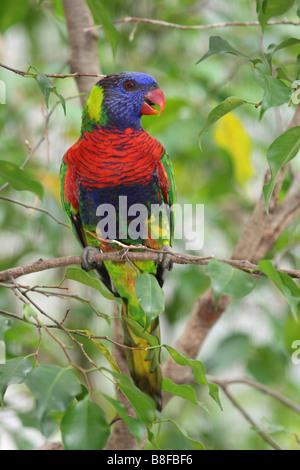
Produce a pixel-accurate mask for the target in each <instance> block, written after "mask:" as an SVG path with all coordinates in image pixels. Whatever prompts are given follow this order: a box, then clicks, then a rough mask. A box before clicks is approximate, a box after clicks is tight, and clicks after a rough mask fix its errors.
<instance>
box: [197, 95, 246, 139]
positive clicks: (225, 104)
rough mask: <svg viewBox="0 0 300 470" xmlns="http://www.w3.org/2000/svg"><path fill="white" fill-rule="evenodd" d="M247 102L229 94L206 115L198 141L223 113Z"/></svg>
mask: <svg viewBox="0 0 300 470" xmlns="http://www.w3.org/2000/svg"><path fill="white" fill-rule="evenodd" d="M244 103H247V101H245V100H242V99H241V98H237V97H236V96H229V97H228V98H226V100H224V101H222V103H220V104H218V105H217V106H216V107H215V108H214V109H213V110H212V111H211V112H210V113H209V115H208V117H207V119H206V121H205V124H204V126H203V127H202V129H201V131H200V132H199V134H198V138H199V142H200V139H201V137H202V135H203V134H204V133H205V132H206V131H207V130H208V129H209V128H210V126H212V125H213V124H215V123H216V122H217V121H218V120H219V119H221V117H223V116H225V114H227V113H229V112H230V111H232V110H233V109H235V108H237V107H238V106H241V105H242V104H244Z"/></svg>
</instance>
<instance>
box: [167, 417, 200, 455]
mask: <svg viewBox="0 0 300 470" xmlns="http://www.w3.org/2000/svg"><path fill="white" fill-rule="evenodd" d="M162 422H168V423H171V424H172V425H173V426H174V427H175V428H176V429H177V430H178V431H179V433H180V434H181V435H182V436H183V437H184V438H185V439H186V440H187V443H188V444H189V445H190V446H191V447H192V449H194V450H204V446H203V444H201V442H199V441H196V440H195V439H191V438H190V437H189V436H188V435H187V434H186V433H185V432H184V431H183V429H182V428H181V427H180V426H179V425H178V424H177V423H176V421H174V420H173V419H170V418H167V419H165V420H163V421H162Z"/></svg>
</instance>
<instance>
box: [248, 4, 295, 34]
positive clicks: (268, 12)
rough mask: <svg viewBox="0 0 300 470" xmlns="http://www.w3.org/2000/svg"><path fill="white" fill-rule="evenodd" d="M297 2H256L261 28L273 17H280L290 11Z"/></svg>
mask: <svg viewBox="0 0 300 470" xmlns="http://www.w3.org/2000/svg"><path fill="white" fill-rule="evenodd" d="M294 1H295V0H256V12H257V13H258V20H259V22H260V25H261V27H262V28H263V29H264V27H265V25H266V23H267V21H268V20H269V19H270V18H272V17H273V16H279V15H282V14H283V13H285V12H286V11H287V10H289V9H290V8H291V7H292V6H293V4H294Z"/></svg>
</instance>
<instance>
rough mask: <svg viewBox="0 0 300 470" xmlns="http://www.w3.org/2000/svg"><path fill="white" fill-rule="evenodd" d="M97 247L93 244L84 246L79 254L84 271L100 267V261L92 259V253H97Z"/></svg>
mask: <svg viewBox="0 0 300 470" xmlns="http://www.w3.org/2000/svg"><path fill="white" fill-rule="evenodd" d="M99 252H100V251H99V250H98V248H95V247H93V246H86V247H85V248H84V249H83V251H82V254H81V258H82V263H81V267H82V269H84V271H92V270H93V269H97V268H100V267H101V265H102V262H101V261H93V255H94V254H95V253H99Z"/></svg>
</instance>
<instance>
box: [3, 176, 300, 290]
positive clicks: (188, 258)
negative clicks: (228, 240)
mask: <svg viewBox="0 0 300 470" xmlns="http://www.w3.org/2000/svg"><path fill="white" fill-rule="evenodd" d="M297 181H299V183H298V184H300V177H299V179H298V178H297ZM299 197H300V196H299V195H298V194H296V197H295V201H294V204H295V206H296V207H294V206H293V205H291V206H288V205H287V210H286V211H282V213H281V214H280V215H281V217H282V219H283V221H282V222H281V218H279V221H278V222H277V224H276V225H275V228H274V230H279V229H278V227H277V226H278V225H279V226H280V227H282V226H285V225H287V220H286V219H288V217H287V215H286V213H287V212H290V217H293V218H294V213H295V211H296V212H297V213H298V212H299V210H300V208H299V205H300V202H299ZM297 201H298V202H297ZM57 223H61V222H60V221H58V220H57ZM280 224H281V225H280ZM134 248H136V247H128V248H125V249H121V250H119V251H114V252H111V251H110V252H105V253H102V252H100V251H99V252H98V253H96V252H95V253H93V254H92V255H91V260H92V261H93V262H99V263H100V262H102V261H108V260H109V261H125V260H129V261H132V262H136V261H157V260H158V259H159V256H160V252H158V251H155V250H150V251H139V252H133V251H129V250H130V249H134ZM139 249H142V248H139ZM170 254H171V253H170ZM171 255H172V261H173V263H174V264H193V265H199V266H205V265H207V264H208V263H209V261H210V260H211V259H216V260H217V261H219V262H220V263H226V264H229V265H230V266H232V267H234V268H237V269H240V270H242V271H245V272H248V273H250V274H253V275H255V276H264V275H265V274H264V273H263V272H261V271H260V270H259V269H258V266H257V265H256V264H253V263H250V261H248V260H246V259H241V260H240V259H222V258H215V257H214V256H213V255H210V256H194V255H188V254H185V253H172V254H171ZM82 262H83V259H82V256H81V255H70V256H62V257H60V258H52V259H46V260H43V259H39V260H37V261H34V262H33V263H29V264H24V265H22V266H16V267H15V268H10V269H6V270H4V271H0V282H9V281H10V280H11V279H17V278H19V277H21V276H25V275H26V274H32V273H37V272H40V271H46V270H48V269H54V268H61V267H67V266H72V265H76V264H77V265H81V264H82ZM277 270H278V271H280V272H282V273H285V274H287V275H288V276H290V277H292V278H294V279H300V270H297V269H278V268H277Z"/></svg>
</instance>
